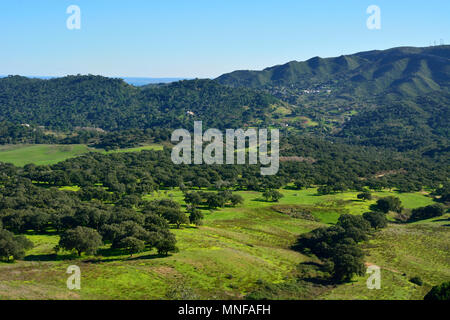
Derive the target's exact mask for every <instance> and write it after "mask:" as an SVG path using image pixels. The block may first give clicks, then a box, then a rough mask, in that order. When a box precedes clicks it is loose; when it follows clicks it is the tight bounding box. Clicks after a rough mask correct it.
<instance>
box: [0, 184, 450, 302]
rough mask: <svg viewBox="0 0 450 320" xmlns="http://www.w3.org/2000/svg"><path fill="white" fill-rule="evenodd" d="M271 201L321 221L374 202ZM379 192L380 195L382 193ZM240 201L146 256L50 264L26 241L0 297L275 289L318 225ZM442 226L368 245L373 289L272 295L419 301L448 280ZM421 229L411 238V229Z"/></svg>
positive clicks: (303, 197) (256, 201)
mask: <svg viewBox="0 0 450 320" xmlns="http://www.w3.org/2000/svg"><path fill="white" fill-rule="evenodd" d="M283 193H284V195H285V197H284V198H283V199H282V200H281V201H280V204H287V205H289V204H301V205H302V206H307V207H308V206H312V205H314V204H315V205H319V208H320V210H318V211H317V212H316V211H315V212H314V213H313V214H314V215H316V217H318V218H320V219H321V220H322V222H335V221H336V219H337V217H338V215H339V214H341V213H343V212H352V213H355V214H360V213H361V212H364V211H365V210H366V209H367V207H368V206H369V205H370V204H371V203H373V202H374V201H370V202H362V201H354V200H355V198H356V193H354V192H347V193H343V194H338V195H333V196H316V195H315V190H314V189H309V190H302V191H293V190H283ZM387 193H388V192H384V193H383V195H385V194H387ZM240 194H241V195H242V196H243V197H244V199H245V203H244V205H242V206H241V207H238V208H224V209H221V210H218V211H213V212H210V211H208V210H204V212H205V214H206V218H205V223H204V225H203V226H201V227H199V228H193V227H188V228H182V229H180V230H174V232H175V234H176V236H177V239H178V246H179V248H180V252H179V253H176V254H174V255H172V256H169V257H163V258H162V257H158V256H157V255H156V253H155V252H154V251H152V252H145V253H142V254H140V255H137V256H135V257H132V258H129V257H128V256H127V255H119V256H118V255H116V254H113V253H111V252H110V250H108V248H107V247H105V248H104V249H103V250H102V251H101V253H102V255H103V256H102V257H82V258H81V260H80V259H77V258H75V257H74V256H71V255H70V254H69V253H65V254H62V255H59V256H58V260H57V261H55V258H54V257H53V256H51V253H52V248H53V246H54V245H55V244H56V243H57V241H58V236H56V235H55V236H41V235H29V237H30V239H32V240H33V242H34V243H35V244H36V247H35V248H34V249H32V250H31V251H30V252H29V253H28V256H27V257H26V258H25V260H26V261H20V262H17V263H16V264H6V263H0V298H9V299H17V298H28V299H30V298H37V299H43V298H52V299H79V298H81V299H99V298H103V299H164V298H188V299H189V298H204V299H214V298H223V299H228V298H231V299H238V298H242V297H243V296H244V295H245V294H247V293H248V292H251V291H252V290H254V289H256V288H258V287H259V286H260V283H261V282H266V283H275V284H280V285H282V284H283V283H285V284H290V283H293V282H294V279H295V277H296V275H297V274H298V273H297V270H298V269H297V268H298V265H299V263H301V262H307V261H311V260H312V258H311V257H306V256H304V255H302V254H300V253H297V252H294V251H292V250H290V249H289V246H290V245H291V244H292V243H293V242H294V241H295V239H296V237H297V236H298V235H299V234H300V233H303V232H308V231H309V230H312V229H314V228H317V227H318V226H321V225H323V224H322V223H320V222H314V221H308V220H303V219H294V218H291V217H288V216H286V215H284V214H280V213H277V212H275V211H273V210H271V208H270V207H271V206H272V204H270V203H266V202H263V201H261V194H259V193H254V192H240ZM170 195H172V198H173V199H175V200H178V201H180V202H181V203H183V201H182V194H181V192H179V191H168V192H167V193H165V192H160V193H159V194H154V195H151V196H150V195H149V196H148V197H147V198H148V199H154V198H158V197H169V196H170ZM401 196H402V198H403V199H405V200H406V203H405V206H406V207H410V204H414V205H415V204H416V203H421V205H422V204H427V203H430V202H431V200H430V199H429V198H427V197H425V196H424V195H422V194H419V193H417V194H404V195H401ZM446 228H448V227H446V226H445V223H440V222H430V221H427V222H425V223H420V224H412V225H391V226H390V227H389V228H388V229H386V230H383V231H382V232H380V233H379V234H377V235H376V236H375V239H374V240H372V241H371V243H370V245H368V246H371V248H370V249H368V250H369V252H370V255H369V256H367V262H370V263H374V264H377V265H379V266H380V267H382V290H376V291H370V290H368V289H367V288H366V287H365V278H364V277H361V278H357V279H355V280H356V281H355V282H354V283H352V284H348V285H342V286H338V287H337V288H332V287H323V288H321V289H320V290H318V289H317V287H315V286H313V285H312V284H310V283H309V284H308V283H304V284H303V285H302V286H300V287H299V286H297V287H296V288H295V290H294V289H289V288H288V289H286V292H280V296H283V297H288V298H295V299H303V298H325V299H327V298H339V299H351V298H361V299H364V298H374V299H392V298H394V299H407V298H420V297H422V296H423V294H424V293H425V292H426V290H428V289H429V287H430V286H431V285H434V284H437V283H439V282H441V281H443V280H444V279H446V278H448V277H449V276H450V272H449V268H448V265H449V263H450V262H449V261H448V259H449V257H448V254H447V255H446V252H448V246H449V243H450V239H449V235H448V232H447V233H446V231H447V229H446ZM419 230H420V232H419ZM422 231H423V232H422ZM72 264H76V265H79V266H80V267H81V270H82V290H81V291H69V290H67V289H66V286H65V282H66V279H67V277H68V275H67V274H66V273H65V270H66V268H67V267H68V266H69V265H72ZM403 272H406V273H407V276H408V277H410V276H413V275H420V276H421V277H422V278H423V280H424V281H425V285H424V286H423V287H421V288H416V287H417V286H415V285H413V284H411V283H409V282H408V280H407V279H408V277H404V276H402V275H401V274H402V273H403Z"/></svg>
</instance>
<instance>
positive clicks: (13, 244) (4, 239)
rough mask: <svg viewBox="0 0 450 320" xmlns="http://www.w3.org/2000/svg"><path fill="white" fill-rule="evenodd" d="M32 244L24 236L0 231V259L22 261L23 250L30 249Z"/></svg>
mask: <svg viewBox="0 0 450 320" xmlns="http://www.w3.org/2000/svg"><path fill="white" fill-rule="evenodd" d="M32 247H33V243H32V242H31V241H30V240H28V239H27V238H26V237H24V236H15V235H14V233H12V232H9V231H8V230H4V229H0V258H1V259H6V260H7V261H9V260H10V259H11V257H12V258H13V260H17V259H22V258H23V257H24V256H25V250H27V249H31V248H32Z"/></svg>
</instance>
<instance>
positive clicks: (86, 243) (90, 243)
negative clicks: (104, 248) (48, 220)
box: [58, 227, 102, 256]
mask: <svg viewBox="0 0 450 320" xmlns="http://www.w3.org/2000/svg"><path fill="white" fill-rule="evenodd" d="M101 245H102V237H101V236H100V234H99V233H98V232H97V231H96V230H94V229H91V228H87V227H76V228H75V229H71V230H67V231H66V232H65V233H63V235H62V236H61V239H60V240H59V244H58V247H59V248H63V249H65V250H76V251H77V253H78V256H81V254H82V253H83V252H85V253H87V254H94V253H96V252H97V250H98V248H99V247H100V246H101Z"/></svg>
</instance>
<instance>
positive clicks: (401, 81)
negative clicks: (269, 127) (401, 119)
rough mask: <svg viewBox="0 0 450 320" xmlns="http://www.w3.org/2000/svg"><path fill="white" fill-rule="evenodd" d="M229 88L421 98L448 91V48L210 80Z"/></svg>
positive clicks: (292, 65)
mask: <svg viewBox="0 0 450 320" xmlns="http://www.w3.org/2000/svg"><path fill="white" fill-rule="evenodd" d="M216 80H217V81H218V82H219V83H221V84H225V85H229V86H233V87H249V88H265V89H270V88H274V87H275V88H276V87H289V88H290V89H291V90H292V89H297V90H298V91H299V92H300V90H308V89H314V88H316V89H317V88H323V89H330V90H333V91H334V92H336V93H347V94H354V95H357V96H361V95H368V94H370V95H372V96H373V95H380V94H389V93H394V94H400V95H412V96H416V95H421V94H424V93H428V92H432V91H436V90H444V89H445V90H448V89H449V87H450V46H435V47H426V48H414V47H399V48H393V49H389V50H383V51H379V50H375V51H368V52H361V53H356V54H352V55H343V56H340V57H336V58H319V57H315V58H312V59H309V60H307V61H304V62H297V61H292V62H289V63H286V64H283V65H278V66H274V67H270V68H267V69H264V70H262V71H243V70H242V71H235V72H231V73H228V74H224V75H222V76H220V77H219V78H217V79H216Z"/></svg>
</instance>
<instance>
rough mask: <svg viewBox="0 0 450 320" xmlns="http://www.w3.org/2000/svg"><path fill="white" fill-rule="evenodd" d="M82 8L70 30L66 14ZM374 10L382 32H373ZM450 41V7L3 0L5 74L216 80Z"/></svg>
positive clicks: (387, 0)
mask: <svg viewBox="0 0 450 320" xmlns="http://www.w3.org/2000/svg"><path fill="white" fill-rule="evenodd" d="M70 5H78V6H79V7H80V9H81V29H80V30H69V29H67V27H66V20H67V18H68V17H69V16H70V15H69V14H67V13H66V9H67V7H68V6H70ZM369 5H377V6H379V7H380V9H381V29H380V30H369V29H368V28H367V27H366V20H367V18H368V17H369V14H367V13H366V9H367V8H368V6H369ZM440 39H443V40H444V43H446V44H448V43H450V1H449V0H427V1H423V0H421V1H417V0H409V1H404V0H370V1H366V0H315V1H313V0H271V1H267V0H258V1H254V0H183V1H182V0H127V1H123V0H69V1H66V0H1V1H0V74H3V75H7V74H20V75H28V76H61V75H66V74H78V73H80V74H88V73H91V74H101V75H105V76H122V77H126V76H129V77H188V78H193V77H199V78H204V77H216V76H219V75H220V74H222V73H226V72H231V71H234V70H237V69H252V70H258V69H263V68H265V67H268V66H272V65H276V64H282V63H285V62H288V61H291V60H306V59H309V58H311V57H314V56H321V57H330V56H339V55H341V54H350V53H355V52H358V51H365V50H372V49H386V48H390V47H396V46H428V45H430V44H431V43H433V42H434V41H436V42H437V43H439V42H440Z"/></svg>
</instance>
